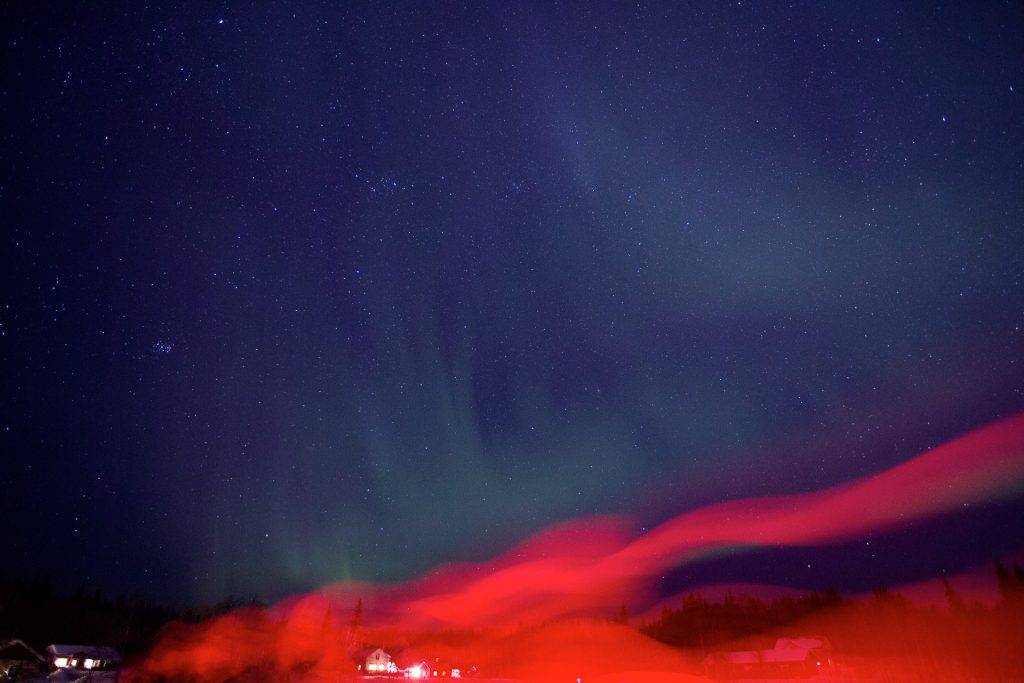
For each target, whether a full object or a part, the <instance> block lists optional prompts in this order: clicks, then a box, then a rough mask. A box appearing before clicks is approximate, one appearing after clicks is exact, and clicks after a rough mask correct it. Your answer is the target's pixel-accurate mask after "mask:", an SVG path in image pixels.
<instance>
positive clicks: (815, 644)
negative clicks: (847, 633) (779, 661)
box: [775, 636, 832, 650]
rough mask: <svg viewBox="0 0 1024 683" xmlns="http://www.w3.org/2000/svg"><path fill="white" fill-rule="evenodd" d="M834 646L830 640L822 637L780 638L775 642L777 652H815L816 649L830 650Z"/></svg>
mask: <svg viewBox="0 0 1024 683" xmlns="http://www.w3.org/2000/svg"><path fill="white" fill-rule="evenodd" d="M830 647H832V644H831V643H829V642H828V638H825V637H822V636H798V637H796V638H779V639H778V640H776V641H775V649H776V650H794V649H796V650H800V649H803V650H813V649H815V648H826V649H827V648H830Z"/></svg>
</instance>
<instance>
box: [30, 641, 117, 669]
mask: <svg viewBox="0 0 1024 683" xmlns="http://www.w3.org/2000/svg"><path fill="white" fill-rule="evenodd" d="M46 655H47V657H48V658H49V660H50V663H51V664H52V665H53V666H54V667H55V668H57V669H70V670H74V671H85V672H116V671H117V670H118V669H120V668H121V655H120V654H119V653H118V652H117V650H115V649H114V648H112V647H107V646H105V645H49V646H47V648H46Z"/></svg>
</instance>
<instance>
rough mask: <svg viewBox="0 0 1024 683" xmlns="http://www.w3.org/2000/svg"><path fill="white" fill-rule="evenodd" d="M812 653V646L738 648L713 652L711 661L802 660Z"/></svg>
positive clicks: (742, 662)
mask: <svg viewBox="0 0 1024 683" xmlns="http://www.w3.org/2000/svg"><path fill="white" fill-rule="evenodd" d="M810 653H811V648H806V647H788V648H783V649H774V650H738V651H734V652H713V653H712V654H711V655H709V656H708V659H709V660H711V661H725V662H729V663H730V664H758V663H762V662H780V663H781V662H802V661H804V660H805V659H807V656H808V655H809V654H810Z"/></svg>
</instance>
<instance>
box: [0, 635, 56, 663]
mask: <svg viewBox="0 0 1024 683" xmlns="http://www.w3.org/2000/svg"><path fill="white" fill-rule="evenodd" d="M19 650H21V651H22V652H24V653H26V654H29V655H31V656H33V657H35V658H36V659H38V660H39V661H40V662H44V661H46V657H43V656H42V655H41V654H39V653H38V652H36V651H35V650H34V649H32V647H30V646H29V645H28V644H26V643H25V641H23V640H18V639H17V638H15V639H14V640H8V641H7V642H6V643H3V644H0V659H11V656H12V655H14V656H17V654H18V651H19Z"/></svg>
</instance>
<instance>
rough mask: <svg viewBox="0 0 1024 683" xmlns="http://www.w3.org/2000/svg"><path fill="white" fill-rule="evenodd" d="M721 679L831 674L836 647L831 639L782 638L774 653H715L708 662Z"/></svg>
mask: <svg viewBox="0 0 1024 683" xmlns="http://www.w3.org/2000/svg"><path fill="white" fill-rule="evenodd" d="M704 665H705V667H706V669H707V672H708V675H709V676H711V678H715V679H718V680H729V679H747V678H759V679H772V678H809V677H813V676H817V675H820V674H822V673H825V672H828V671H831V670H832V668H833V666H834V662H833V660H832V644H831V643H829V641H828V639H827V638H816V637H809V636H802V637H799V638H779V639H778V640H777V641H775V647H773V648H772V649H770V650H742V651H733V652H712V653H711V654H710V655H708V657H707V659H706V660H705V662H704Z"/></svg>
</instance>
